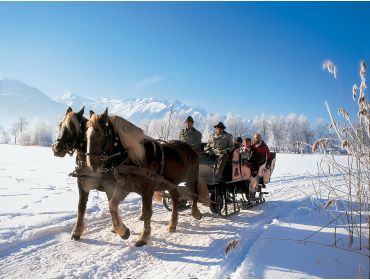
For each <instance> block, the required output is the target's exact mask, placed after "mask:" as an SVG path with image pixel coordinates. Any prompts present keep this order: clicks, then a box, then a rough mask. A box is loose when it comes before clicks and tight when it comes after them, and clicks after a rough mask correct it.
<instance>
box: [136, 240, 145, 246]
mask: <svg viewBox="0 0 370 280" xmlns="http://www.w3.org/2000/svg"><path fill="white" fill-rule="evenodd" d="M144 245H146V241H143V240H139V241H136V242H135V247H143V246H144Z"/></svg>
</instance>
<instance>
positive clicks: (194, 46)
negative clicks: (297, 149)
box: [0, 2, 370, 121]
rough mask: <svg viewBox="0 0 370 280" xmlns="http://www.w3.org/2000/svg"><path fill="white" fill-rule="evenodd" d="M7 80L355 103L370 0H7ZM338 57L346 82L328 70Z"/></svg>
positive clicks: (366, 55) (211, 106)
mask: <svg viewBox="0 0 370 280" xmlns="http://www.w3.org/2000/svg"><path fill="white" fill-rule="evenodd" d="M0 34H1V40H0V78H3V77H12V78H17V79H20V80H22V81H24V82H26V83H28V84H30V85H32V86H35V87H37V88H39V89H40V90H42V91H43V92H44V93H45V94H47V95H49V96H50V97H55V96H57V95H58V94H60V93H61V92H63V91H64V90H71V91H72V92H74V93H76V94H79V95H83V96H91V97H110V98H122V99H126V98H132V97H139V98H142V97H154V98H157V99H160V100H164V99H167V100H175V99H177V100H180V101H182V102H184V103H186V104H188V105H190V106H193V107H198V108H203V109H206V110H207V111H209V112H213V113H215V112H219V113H221V114H226V113H227V112H232V113H235V114H240V115H241V116H242V117H244V118H253V117H254V116H255V115H257V114H261V113H266V114H288V113H290V112H295V113H297V114H304V115H306V116H307V117H308V118H309V119H310V120H311V121H314V120H315V119H316V117H325V118H326V117H327V114H326V111H325V107H324V101H325V100H328V101H329V103H330V104H331V105H332V107H333V108H338V107H339V106H341V105H345V106H348V109H352V108H354V106H353V105H352V103H353V102H352V101H351V89H352V85H353V83H354V82H358V81H359V75H358V72H359V63H360V61H361V60H365V61H366V62H367V63H369V62H370V36H369V34H370V3H369V2H367V3H366V2H365V3H359V2H356V3H353V2H347V3H343V2H334V3H333V2H330V3H329V2H298V3H295V2H284V3H276V2H264V3H263V2H262V3H258V2H233V3H228V2H221V3H220V2H213V3H212V2H172V3H171V2H138V3H132V2H108V3H106V2H98V3H96V2H89V3H86V2H49V3H44V2H31V3H28V2H23V3H19V2H12V3H11V2H0ZM325 59H331V60H332V61H333V62H334V63H335V64H336V65H337V67H338V77H339V83H340V88H341V90H342V93H341V94H340V93H339V92H338V82H337V81H336V80H335V79H334V78H333V77H332V76H331V75H329V74H328V73H327V72H325V71H324V70H322V67H321V66H322V63H323V61H324V60H325Z"/></svg>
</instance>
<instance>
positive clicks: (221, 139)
mask: <svg viewBox="0 0 370 280" xmlns="http://www.w3.org/2000/svg"><path fill="white" fill-rule="evenodd" d="M214 128H215V132H214V133H213V134H212V135H211V137H210V139H209V140H208V143H207V145H206V146H205V147H204V151H205V152H207V153H208V154H209V155H210V156H216V157H217V159H216V163H215V177H216V178H220V177H221V175H222V171H223V170H224V168H225V165H226V162H227V157H228V155H229V154H231V152H232V151H233V148H234V144H233V136H232V135H231V134H230V133H227V132H226V131H225V128H226V127H225V125H224V124H223V123H222V122H219V123H218V124H216V125H215V126H214Z"/></svg>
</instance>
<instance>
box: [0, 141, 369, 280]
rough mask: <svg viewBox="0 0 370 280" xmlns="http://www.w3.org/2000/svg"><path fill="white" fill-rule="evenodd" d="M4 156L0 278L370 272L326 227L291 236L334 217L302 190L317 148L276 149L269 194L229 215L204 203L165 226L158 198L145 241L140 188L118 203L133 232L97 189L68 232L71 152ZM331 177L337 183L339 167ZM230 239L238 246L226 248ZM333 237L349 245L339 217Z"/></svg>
mask: <svg viewBox="0 0 370 280" xmlns="http://www.w3.org/2000/svg"><path fill="white" fill-rule="evenodd" d="M0 155H1V157H0V278H368V276H369V259H368V257H366V256H364V255H366V254H368V251H364V250H362V251H358V252H357V253H354V252H349V251H347V250H344V249H340V248H335V247H334V246H330V245H332V244H333V243H334V234H333V229H332V228H331V227H329V228H325V229H323V230H321V231H320V232H319V233H317V234H315V235H313V236H312V237H311V238H310V239H308V240H309V241H310V242H311V243H303V242H299V241H297V240H303V239H305V238H306V237H308V236H310V235H311V234H312V233H314V232H315V231H317V230H319V229H320V228H321V227H322V226H323V225H325V224H327V223H328V221H330V220H331V219H332V218H331V216H330V215H329V213H328V211H325V210H323V209H320V208H318V207H317V204H315V203H314V202H313V201H312V200H311V199H310V198H309V197H308V196H307V195H306V194H305V193H312V192H313V188H312V182H311V180H310V178H309V175H308V173H307V172H310V173H311V174H316V170H317V162H318V161H319V160H320V159H321V156H320V155H304V156H302V155H290V154H278V155H277V162H276V168H275V171H274V173H273V175H272V180H271V183H270V184H269V185H268V187H267V190H268V191H270V194H269V195H267V196H266V203H265V204H261V205H258V206H256V207H255V208H252V209H249V210H242V211H241V212H240V213H239V214H238V215H235V216H232V217H229V218H227V219H223V218H220V217H218V216H217V215H214V214H211V212H210V211H209V209H208V208H207V207H205V206H201V207H200V209H201V211H202V212H203V219H202V220H200V221H196V220H194V219H192V217H191V216H190V212H189V211H185V212H181V213H180V217H179V225H178V228H177V232H175V233H169V232H167V220H168V218H169V213H168V212H167V211H166V210H165V209H164V208H163V207H162V205H160V204H154V214H153V218H152V238H151V241H150V243H149V245H148V246H145V247H142V248H136V247H134V245H133V240H134V239H135V238H136V237H138V234H139V233H140V231H141V228H142V222H140V221H138V215H139V213H140V197H139V196H138V195H136V194H131V195H130V196H129V197H128V198H127V199H126V200H125V201H123V202H122V203H121V206H120V210H121V215H122V217H123V219H124V222H125V224H126V225H127V226H128V227H129V228H130V229H131V237H130V238H129V240H127V241H124V240H122V239H121V238H120V237H118V236H116V235H115V234H113V233H112V232H111V222H110V215H109V211H108V204H107V199H106V196H105V194H104V193H99V192H97V191H93V192H91V194H90V198H89V202H88V210H87V214H86V218H85V221H86V227H87V228H86V231H85V233H84V235H83V236H82V239H81V240H80V241H72V240H70V234H71V231H72V228H73V225H74V222H75V219H76V211H77V199H78V190H77V185H76V179H75V178H72V177H69V176H68V173H69V172H71V171H72V170H73V168H74V158H71V157H69V156H67V157H65V158H63V159H61V158H55V157H54V156H53V155H52V151H51V149H50V148H41V147H22V146H14V145H0ZM338 160H339V161H341V160H345V158H344V157H338ZM332 180H333V182H338V185H339V184H340V182H339V180H340V176H333V178H332ZM232 240H237V241H238V245H237V246H236V247H235V249H234V250H231V251H230V252H229V253H228V254H227V255H225V248H226V246H227V244H228V243H229V242H230V241H232ZM337 240H338V246H340V247H343V248H346V244H347V237H346V236H345V231H344V229H343V227H341V226H338V229H337ZM315 242H316V243H315ZM317 243H321V244H317ZM325 244H326V245H329V246H325ZM355 244H356V240H355Z"/></svg>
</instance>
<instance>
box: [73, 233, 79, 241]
mask: <svg viewBox="0 0 370 280" xmlns="http://www.w3.org/2000/svg"><path fill="white" fill-rule="evenodd" d="M80 238H81V236H79V235H75V234H72V236H71V239H72V240H76V241H77V240H80Z"/></svg>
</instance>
